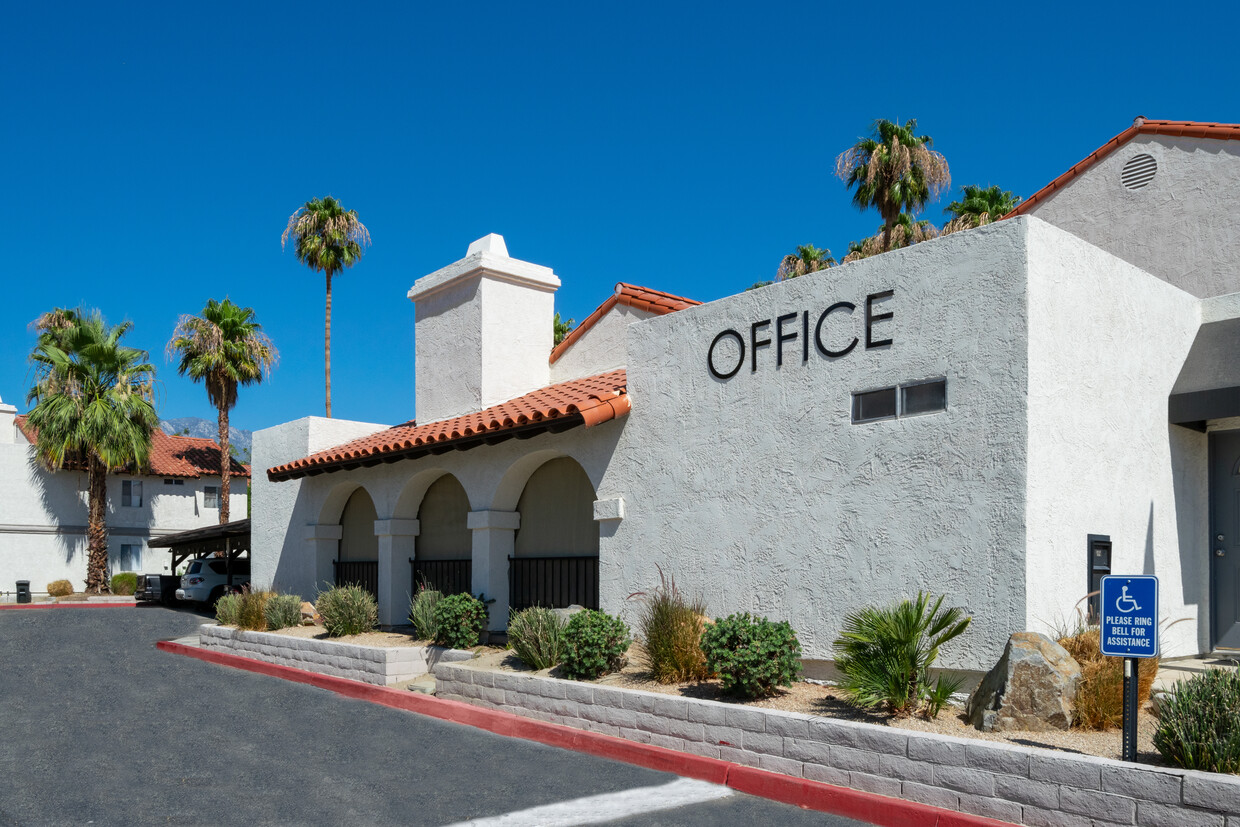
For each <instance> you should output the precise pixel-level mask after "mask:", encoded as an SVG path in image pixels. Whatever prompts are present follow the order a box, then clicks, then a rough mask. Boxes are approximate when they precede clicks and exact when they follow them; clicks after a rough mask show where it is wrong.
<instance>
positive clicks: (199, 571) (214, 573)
mask: <svg viewBox="0 0 1240 827" xmlns="http://www.w3.org/2000/svg"><path fill="white" fill-rule="evenodd" d="M226 564H227V563H226V561H225V560H224V558H223V557H204V558H202V559H199V560H190V562H189V568H188V569H186V570H185V574H184V575H183V576H182V577H181V588H179V589H177V600H192V601H194V602H195V603H209V604H214V603H215V601H217V600H219V599H220V596H221V595H223V594H224V593H226V592H227V591H228V569H227V568H225V566H226ZM232 569H233V589H234V590H240V588H241V587H242V586H245V585H248V584H249V582H250V561H249V560H248V559H244V558H243V559H238V560H233V564H232Z"/></svg>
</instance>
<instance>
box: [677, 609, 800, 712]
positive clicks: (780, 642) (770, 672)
mask: <svg viewBox="0 0 1240 827" xmlns="http://www.w3.org/2000/svg"><path fill="white" fill-rule="evenodd" d="M702 651H703V652H704V653H705V655H706V668H707V669H709V670H710V671H712V672H717V673H718V674H719V680H720V683H721V684H722V686H723V689H724V691H725V692H731V693H733V694H735V695H740V696H742V697H745V698H762V697H766V696H768V695H771V694H773V693H774V692H775V689H776V687H779V686H791V685H792V682H793V681H795V680H796V679H797V678H798V677H799V676H800V674H801V643H800V642H799V641H798V640H797V635H796V632H794V631H793V630H792V626H791V625H789V623H788V621H786V620H781V621H779V622H775V621H773V620H768V619H767V618H765V617H753V616H752V615H750V614H749V612H744V613H743V614H733V615H728V616H727V617H725V618H721V619H718V620H716V621H715V622H714V623H712V624H710V625H709V626H707V627H706V629H705V630H704V631H703V632H702Z"/></svg>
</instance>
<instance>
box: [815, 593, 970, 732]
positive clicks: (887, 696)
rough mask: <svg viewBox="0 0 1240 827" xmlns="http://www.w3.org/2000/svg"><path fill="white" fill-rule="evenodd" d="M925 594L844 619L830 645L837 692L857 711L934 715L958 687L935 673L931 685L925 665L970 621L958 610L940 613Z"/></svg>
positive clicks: (957, 682) (955, 680)
mask: <svg viewBox="0 0 1240 827" xmlns="http://www.w3.org/2000/svg"><path fill="white" fill-rule="evenodd" d="M930 597H931V595H929V594H923V593H921V592H918V594H917V600H916V601H911V600H903V601H901V602H899V603H896V604H895V605H892V606H888V607H886V608H882V609H879V608H874V607H872V606H870V607H866V608H864V609H862V610H860V611H858V612H854V613H852V614H850V615H848V617H846V618H844V629H843V631H842V632H841V633H840V637H839V639H838V640H836V641H835V665H836V667H837V668H838V669H839V670H840V672H842V673H843V676H844V679H843V681H841V683H840V689H842V690H843V691H844V693H845V694H846V695H847V696H848V698H849V700H850V701H851V702H852V703H853V704H854V705H855V706H859V707H862V708H863V709H874V708H875V707H879V706H882V705H884V704H885V705H886V706H887V708H888V710H889V711H890V712H891V713H892V714H893V715H909V714H912V713H913V712H917V711H922V712H924V713H925V714H926V715H928V716H929V717H932V718H933V717H935V716H936V715H938V713H939V711H940V710H941V709H942V708H943V705H944V704H946V703H947V701H948V699H949V698H951V696H952V693H954V692H956V691H957V690H958V689H959V688H960V687H961V685H963V683H964V679H963V678H948V677H945V676H942V675H940V676H939V678H938V680H937V681H936V682H935V683H934V684H931V682H930V667H931V666H932V665H933V664H934V661H935V660H936V659H937V658H938V656H939V647H940V646H942V645H943V644H944V643H947V642H948V641H949V640H952V639H953V638H956V637H959V636H960V635H961V634H963V633H964V630H965V629H967V628H968V627H969V622H970V621H971V620H972V618H970V617H966V616H965V615H964V612H963V611H962V610H960V609H955V608H951V609H943V608H942V605H943V598H942V597H941V596H940V597H939V599H938V600H936V601H935V603H934V605H933V606H931V605H930Z"/></svg>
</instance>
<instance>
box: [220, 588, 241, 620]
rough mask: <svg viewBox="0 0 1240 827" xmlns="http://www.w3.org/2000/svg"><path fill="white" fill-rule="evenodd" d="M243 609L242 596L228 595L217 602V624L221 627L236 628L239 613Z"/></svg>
mask: <svg viewBox="0 0 1240 827" xmlns="http://www.w3.org/2000/svg"><path fill="white" fill-rule="evenodd" d="M240 609H241V595H239V594H226V595H224V596H223V597H221V598H220V599H219V600H217V601H216V602H215V622H216V623H218V624H220V625H221V626H236V625H237V613H238V612H239V611H240Z"/></svg>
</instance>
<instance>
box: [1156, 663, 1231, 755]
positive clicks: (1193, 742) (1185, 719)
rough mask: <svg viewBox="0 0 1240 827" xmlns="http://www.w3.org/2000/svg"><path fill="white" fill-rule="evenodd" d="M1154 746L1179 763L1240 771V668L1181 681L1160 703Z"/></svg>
mask: <svg viewBox="0 0 1240 827" xmlns="http://www.w3.org/2000/svg"><path fill="white" fill-rule="evenodd" d="M1154 747H1155V749H1157V750H1158V752H1159V754H1160V755H1162V757H1163V759H1164V760H1166V761H1167V762H1168V763H1170V764H1175V765H1176V766H1177V767H1184V768H1185V769H1189V770H1205V771H1207V772H1237V771H1240V672H1237V671H1236V670H1235V669H1211V670H1210V671H1208V672H1206V673H1204V674H1201V675H1194V676H1193V677H1191V678H1189V679H1188V680H1186V681H1182V682H1181V683H1179V684H1177V685H1176V687H1175V689H1173V690H1172V691H1171V692H1169V693H1168V694H1167V696H1166V697H1164V698H1163V701H1162V703H1161V705H1160V707H1159V711H1158V729H1157V730H1156V731H1155V732H1154Z"/></svg>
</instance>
